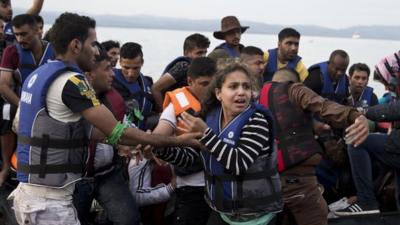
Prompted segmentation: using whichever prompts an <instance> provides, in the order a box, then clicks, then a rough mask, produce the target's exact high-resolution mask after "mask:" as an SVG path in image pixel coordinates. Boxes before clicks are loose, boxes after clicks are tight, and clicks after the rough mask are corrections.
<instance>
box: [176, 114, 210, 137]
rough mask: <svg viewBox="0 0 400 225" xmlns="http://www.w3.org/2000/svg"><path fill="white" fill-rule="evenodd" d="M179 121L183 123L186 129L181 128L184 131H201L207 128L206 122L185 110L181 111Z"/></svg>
mask: <svg viewBox="0 0 400 225" xmlns="http://www.w3.org/2000/svg"><path fill="white" fill-rule="evenodd" d="M180 121H181V122H182V123H183V124H184V125H185V127H186V129H181V130H182V131H184V132H189V133H190V132H200V133H203V132H204V131H205V130H206V129H207V127H208V126H207V124H206V123H205V122H204V121H203V120H202V119H200V118H199V117H195V116H192V115H190V114H189V113H187V112H183V113H182V114H181V117H180Z"/></svg>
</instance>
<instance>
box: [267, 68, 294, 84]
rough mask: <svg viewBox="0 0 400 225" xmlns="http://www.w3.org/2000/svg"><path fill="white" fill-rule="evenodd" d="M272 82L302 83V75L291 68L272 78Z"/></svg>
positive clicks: (282, 70) (275, 74)
mask: <svg viewBox="0 0 400 225" xmlns="http://www.w3.org/2000/svg"><path fill="white" fill-rule="evenodd" d="M272 81H278V82H289V81H291V82H300V74H299V73H298V72H297V71H296V70H294V69H291V68H281V69H279V70H277V71H276V72H275V73H274V75H273V76H272Z"/></svg>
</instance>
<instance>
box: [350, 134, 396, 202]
mask: <svg viewBox="0 0 400 225" xmlns="http://www.w3.org/2000/svg"><path fill="white" fill-rule="evenodd" d="M387 138H388V136H387V135H386V134H381V133H373V134H370V135H368V138H367V139H366V140H365V141H364V143H362V144H361V145H360V146H358V147H356V148H355V147H353V146H349V149H348V154H349V159H350V164H351V171H352V174H353V179H354V184H355V186H356V188H357V199H358V201H359V202H360V204H365V205H370V206H378V203H377V200H376V197H375V194H374V186H373V182H372V166H371V160H379V161H380V162H382V163H383V164H385V165H387V166H389V167H391V168H392V169H394V172H395V179H396V202H397V208H399V206H400V204H399V203H400V201H399V200H400V198H399V190H400V189H399V188H400V154H395V153H390V152H387V151H385V143H386V141H387Z"/></svg>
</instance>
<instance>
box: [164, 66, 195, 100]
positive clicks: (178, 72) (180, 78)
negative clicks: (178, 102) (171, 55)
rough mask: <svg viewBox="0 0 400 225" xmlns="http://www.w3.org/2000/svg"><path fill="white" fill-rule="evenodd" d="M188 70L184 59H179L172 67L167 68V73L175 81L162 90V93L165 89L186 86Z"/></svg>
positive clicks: (170, 89)
mask: <svg viewBox="0 0 400 225" xmlns="http://www.w3.org/2000/svg"><path fill="white" fill-rule="evenodd" d="M188 70H189V63H188V62H186V61H179V62H177V63H176V64H175V65H174V66H173V67H171V69H169V70H168V71H167V73H169V74H170V75H171V76H172V78H174V80H175V82H176V83H175V84H174V85H172V86H171V87H169V88H168V89H166V90H164V91H163V93H162V94H163V95H165V93H166V92H167V91H173V90H175V89H177V88H181V87H185V86H187V85H188V83H187V72H188Z"/></svg>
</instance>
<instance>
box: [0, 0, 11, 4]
mask: <svg viewBox="0 0 400 225" xmlns="http://www.w3.org/2000/svg"><path fill="white" fill-rule="evenodd" d="M0 2H1V3H3V4H11V0H0Z"/></svg>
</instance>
